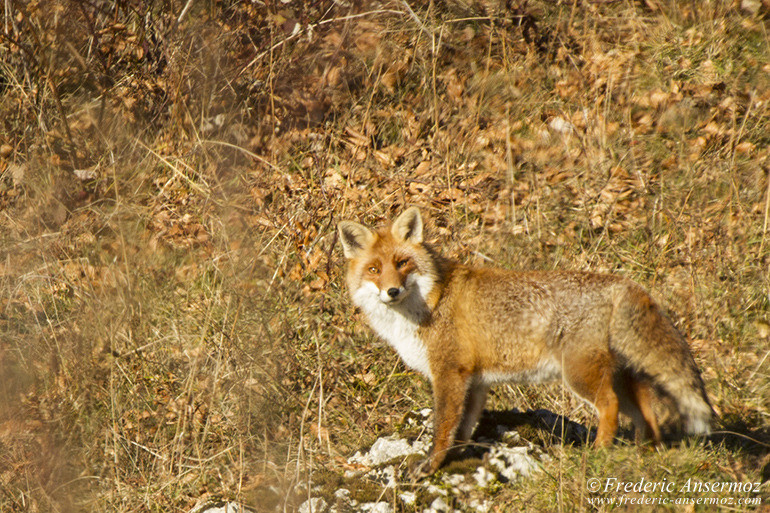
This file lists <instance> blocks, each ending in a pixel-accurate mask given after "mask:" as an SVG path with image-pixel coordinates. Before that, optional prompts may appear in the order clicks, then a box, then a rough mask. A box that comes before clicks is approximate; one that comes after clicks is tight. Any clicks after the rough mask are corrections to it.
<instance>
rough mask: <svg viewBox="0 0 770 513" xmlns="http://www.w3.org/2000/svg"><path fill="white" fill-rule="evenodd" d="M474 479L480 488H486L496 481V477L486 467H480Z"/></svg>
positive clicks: (474, 474)
mask: <svg viewBox="0 0 770 513" xmlns="http://www.w3.org/2000/svg"><path fill="white" fill-rule="evenodd" d="M473 479H475V480H476V483H477V484H478V485H479V488H486V487H487V486H489V483H491V482H493V481H495V475H494V474H493V473H492V472H490V471H489V470H487V469H486V468H484V467H478V468H477V469H476V472H474V473H473Z"/></svg>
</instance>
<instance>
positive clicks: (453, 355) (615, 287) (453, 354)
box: [338, 207, 713, 476]
mask: <svg viewBox="0 0 770 513" xmlns="http://www.w3.org/2000/svg"><path fill="white" fill-rule="evenodd" d="M338 230H339V235H340V239H341V241H342V247H343V250H344V253H345V257H346V259H347V261H348V271H347V282H348V287H349V289H350V294H351V297H352V299H353V302H354V303H355V304H356V305H357V306H358V307H360V308H361V309H362V310H363V312H364V313H365V314H366V316H367V318H368V320H369V323H370V324H371V326H372V328H374V331H376V332H377V334H378V335H379V336H381V337H382V338H384V339H385V340H386V341H387V342H389V343H390V345H392V346H393V347H394V348H395V349H396V351H398V354H399V355H400V356H401V358H402V359H403V361H404V363H406V365H408V366H409V367H411V368H413V369H415V370H417V371H419V372H420V373H421V374H423V375H425V376H426V377H427V378H428V379H429V380H430V381H431V384H432V386H433V396H434V415H435V419H434V429H435V432H434V437H433V448H432V450H431V453H430V455H429V456H428V458H427V459H426V461H425V462H423V464H422V465H421V467H420V468H418V469H417V471H416V475H417V476H424V475H428V474H432V473H433V472H435V471H436V470H437V469H438V468H439V467H440V466H441V464H442V463H443V461H444V459H445V457H446V454H447V451H449V449H451V448H452V446H453V443H454V442H455V441H457V442H465V441H467V440H469V438H470V436H471V434H472V432H473V429H474V427H475V425H476V423H477V421H478V419H479V416H480V414H481V412H482V409H483V407H484V402H485V400H486V395H487V391H488V390H489V387H490V386H492V385H495V384H497V383H502V382H516V383H538V382H543V381H547V380H558V379H560V380H562V382H563V383H564V384H566V385H567V387H569V389H570V390H572V391H573V392H574V393H575V394H577V395H578V396H580V397H582V398H583V399H584V400H586V401H587V402H589V403H590V404H592V405H593V406H594V407H595V408H596V410H597V412H598V414H599V426H598V429H597V433H596V440H595V445H596V446H600V447H601V446H607V445H609V444H611V443H612V441H613V439H614V437H615V434H616V432H617V428H618V413H619V412H622V413H624V414H625V415H628V416H629V417H631V419H632V421H633V423H634V425H635V427H636V432H637V436H638V437H642V438H648V439H652V441H653V442H654V443H657V442H660V440H661V435H660V430H659V428H658V423H657V421H656V419H655V415H654V413H653V410H652V403H651V399H652V398H653V396H654V394H653V387H655V388H657V389H659V390H660V391H662V392H663V393H664V394H665V395H667V396H670V397H671V398H672V399H673V401H674V403H675V404H676V406H677V409H678V410H679V413H680V414H681V416H682V418H683V420H684V423H685V428H686V430H687V431H688V432H689V433H691V434H707V433H709V429H710V427H709V426H710V422H711V419H712V413H713V410H712V408H711V405H710V403H709V400H708V397H707V396H706V391H705V388H704V385H703V380H702V379H701V376H700V373H699V372H698V368H697V366H696V364H695V361H694V360H693V357H692V355H691V354H690V350H689V348H688V346H687V342H686V341H685V339H684V338H683V337H682V335H681V334H680V333H679V332H678V331H677V329H676V328H675V327H674V325H673V324H672V323H671V321H670V320H669V319H668V318H667V317H666V316H665V315H664V314H663V312H662V311H661V309H660V308H659V307H658V306H657V305H656V304H655V302H654V301H653V300H652V298H651V297H650V296H649V294H648V293H647V292H646V291H645V290H644V289H643V288H642V287H641V286H639V285H638V284H636V283H634V282H632V281H629V280H627V279H624V278H621V277H617V276H612V275H602V274H592V273H587V272H558V271H553V272H515V271H507V270H502V269H485V268H473V267H469V266H466V265H463V264H461V263H458V262H454V261H451V260H449V259H445V258H443V257H441V256H440V255H439V254H438V253H436V252H435V251H434V250H433V249H432V248H431V247H430V246H429V245H427V244H426V243H424V242H423V221H422V217H421V216H420V211H419V210H418V209H417V208H416V207H412V208H410V209H408V210H406V211H405V212H403V213H402V214H401V215H400V216H399V217H398V218H397V219H396V220H395V221H394V222H393V223H392V225H391V227H390V229H387V228H386V229H381V230H379V231H371V230H369V229H368V228H366V227H365V226H362V225H360V224H358V223H354V222H351V221H343V222H341V223H340V224H339V226H338Z"/></svg>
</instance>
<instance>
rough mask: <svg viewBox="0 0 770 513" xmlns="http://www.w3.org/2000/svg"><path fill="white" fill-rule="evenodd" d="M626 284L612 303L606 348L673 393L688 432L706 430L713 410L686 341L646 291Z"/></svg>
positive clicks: (669, 392)
mask: <svg viewBox="0 0 770 513" xmlns="http://www.w3.org/2000/svg"><path fill="white" fill-rule="evenodd" d="M625 285H626V289H625V290H624V293H623V294H621V295H620V296H619V297H618V301H616V303H615V309H614V312H613V316H612V321H611V326H610V347H611V348H612V349H613V350H614V351H616V352H617V353H619V354H620V355H621V356H622V357H623V358H624V359H625V360H626V364H627V365H628V366H629V367H630V368H632V369H633V370H634V371H637V372H641V373H643V374H645V375H647V376H649V377H650V378H651V379H652V381H653V383H654V384H655V385H657V386H658V387H660V388H661V389H662V390H663V391H664V392H665V393H666V394H668V395H669V396H671V398H672V399H673V400H674V402H675V403H676V407H677V409H678V410H679V414H680V415H681V416H682V421H683V422H684V428H685V431H687V433H690V434H693V435H707V434H709V433H710V432H711V421H712V419H713V416H714V410H713V409H712V407H711V404H710V403H709V400H708V397H707V395H706V388H705V386H704V385H703V379H702V378H701V376H700V372H699V371H698V367H697V365H696V364H695V360H693V357H692V354H691V353H690V348H689V347H688V345H687V341H686V340H685V339H684V337H683V336H682V335H681V333H679V331H678V330H677V329H676V328H675V327H674V325H673V324H672V323H671V321H670V320H669V319H668V317H666V315H665V314H664V313H663V312H662V311H661V309H660V307H658V305H656V304H655V302H654V301H653V300H652V298H651V297H650V296H649V294H647V292H646V291H645V290H643V289H642V288H641V287H640V286H638V285H636V284H634V283H627V284H625Z"/></svg>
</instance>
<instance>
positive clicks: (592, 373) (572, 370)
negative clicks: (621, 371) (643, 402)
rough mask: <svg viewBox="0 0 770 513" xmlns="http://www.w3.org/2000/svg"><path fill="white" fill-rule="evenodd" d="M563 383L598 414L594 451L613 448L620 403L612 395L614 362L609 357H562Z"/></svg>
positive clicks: (604, 354)
mask: <svg viewBox="0 0 770 513" xmlns="http://www.w3.org/2000/svg"><path fill="white" fill-rule="evenodd" d="M564 362H569V363H568V364H565V365H563V375H564V380H565V381H566V383H567V384H568V385H569V387H570V388H571V389H572V391H573V392H575V393H576V394H577V395H579V396H580V397H582V398H583V399H585V400H586V401H588V402H590V403H591V404H593V405H594V407H595V408H596V410H597V411H598V413H599V427H598V429H597V431H596V440H595V441H594V445H595V446H596V447H606V446H608V445H611V444H612V441H613V439H614V438H615V433H617V431H618V412H619V408H620V401H619V399H618V395H617V393H616V392H615V387H614V374H615V358H613V357H612V355H610V354H609V353H605V352H598V353H596V352H594V353H589V354H569V355H567V354H565V355H564Z"/></svg>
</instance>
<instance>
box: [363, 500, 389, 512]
mask: <svg viewBox="0 0 770 513" xmlns="http://www.w3.org/2000/svg"><path fill="white" fill-rule="evenodd" d="M359 511H361V513H393V506H391V505H390V504H389V503H387V502H385V501H380V502H364V503H363V504H361V506H360V509H359Z"/></svg>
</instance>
